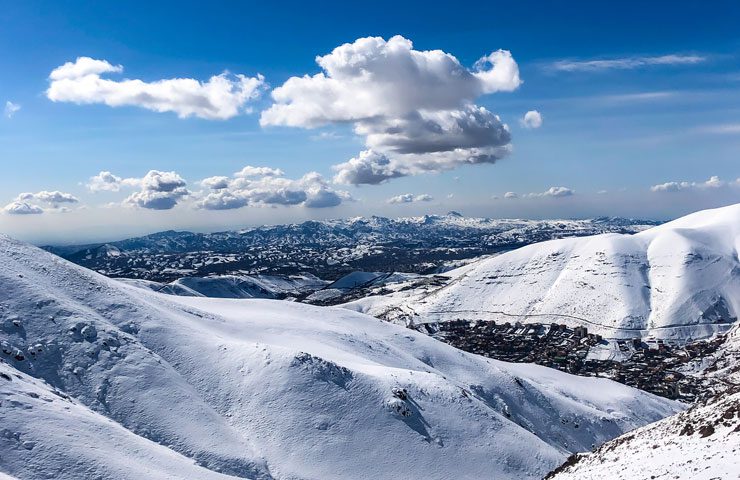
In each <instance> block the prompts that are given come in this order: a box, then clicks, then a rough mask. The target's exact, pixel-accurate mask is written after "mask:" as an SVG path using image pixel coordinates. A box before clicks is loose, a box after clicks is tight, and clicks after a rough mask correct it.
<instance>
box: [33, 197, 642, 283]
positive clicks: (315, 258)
mask: <svg viewBox="0 0 740 480" xmlns="http://www.w3.org/2000/svg"><path fill="white" fill-rule="evenodd" d="M654 224H655V222H648V221H643V220H629V219H622V218H597V219H591V220H498V219H487V218H468V217H463V216H462V215H460V214H458V213H455V212H450V213H449V214H447V215H425V216H423V217H409V218H398V219H389V218H384V217H369V218H364V217H358V218H350V219H340V220H327V221H321V222H317V221H309V222H304V223H300V224H292V225H276V226H264V227H258V228H251V229H247V230H241V231H228V232H217V233H192V232H175V231H167V232H160V233H155V234H153V235H147V236H144V237H137V238H130V239H128V240H122V241H119V242H113V243H108V244H96V245H78V246H65V247H46V248H47V249H48V250H49V251H51V252H53V253H56V254H58V255H60V256H62V257H64V258H66V259H68V260H70V261H72V262H75V263H77V264H79V265H82V266H85V267H87V268H90V269H92V270H96V271H98V272H100V273H104V274H105V275H108V276H111V277H124V278H139V279H145V280H154V281H158V282H170V281H173V280H176V279H178V278H180V277H209V276H214V275H247V274H271V275H296V274H304V273H310V274H313V275H316V276H318V277H320V278H323V279H328V280H336V279H337V278H339V277H341V276H343V275H346V274H349V273H351V272H353V271H367V272H376V271H377V272H393V271H396V272H399V271H400V272H409V273H431V272H434V271H437V270H438V269H440V268H445V265H446V264H448V263H449V262H454V261H458V260H460V259H467V258H472V257H476V256H480V255H484V254H489V253H493V252H497V251H502V250H507V249H511V248H515V247H519V246H522V245H527V244H530V243H533V242H540V241H543V240H549V239H553V238H563V237H572V236H579V235H580V236H582V235H593V234H596V233H604V232H622V233H624V232H637V231H640V230H644V229H645V228H648V227H649V226H651V225H654Z"/></svg>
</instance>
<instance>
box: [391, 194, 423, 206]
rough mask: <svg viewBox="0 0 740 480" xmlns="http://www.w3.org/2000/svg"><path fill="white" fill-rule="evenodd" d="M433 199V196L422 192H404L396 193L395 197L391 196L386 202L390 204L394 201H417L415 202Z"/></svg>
mask: <svg viewBox="0 0 740 480" xmlns="http://www.w3.org/2000/svg"><path fill="white" fill-rule="evenodd" d="M432 200H434V198H433V197H432V196H431V195H428V194H426V193H422V194H420V195H413V194H411V193H404V194H401V195H396V196H395V197H391V198H389V199H388V200H386V202H388V203H391V204H396V203H417V202H431V201H432Z"/></svg>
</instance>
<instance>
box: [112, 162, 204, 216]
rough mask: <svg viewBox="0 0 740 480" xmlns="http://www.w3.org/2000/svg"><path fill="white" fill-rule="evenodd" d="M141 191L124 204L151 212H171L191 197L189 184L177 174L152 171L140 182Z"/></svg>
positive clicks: (132, 195)
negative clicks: (180, 202)
mask: <svg viewBox="0 0 740 480" xmlns="http://www.w3.org/2000/svg"><path fill="white" fill-rule="evenodd" d="M138 184H139V186H140V188H141V190H140V191H138V192H134V193H132V194H131V195H129V196H128V197H127V198H126V199H125V200H124V204H128V205H132V206H136V207H140V208H146V209H150V210H170V209H172V208H174V207H175V206H176V205H177V204H178V202H179V201H180V200H181V199H183V198H185V197H187V196H188V195H190V192H189V191H188V190H187V189H186V188H185V187H186V186H187V183H186V182H185V180H184V179H183V178H182V177H181V176H180V175H178V174H177V173H176V172H161V171H159V170H150V171H149V172H148V173H147V174H146V175H144V177H142V178H141V179H139V180H138Z"/></svg>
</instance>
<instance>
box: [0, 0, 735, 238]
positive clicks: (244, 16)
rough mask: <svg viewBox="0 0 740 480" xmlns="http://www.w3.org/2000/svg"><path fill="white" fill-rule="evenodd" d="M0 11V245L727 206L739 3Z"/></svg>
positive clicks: (199, 5) (183, 5) (62, 5)
mask: <svg viewBox="0 0 740 480" xmlns="http://www.w3.org/2000/svg"><path fill="white" fill-rule="evenodd" d="M268 3H270V2H247V1H241V2H236V1H234V2H228V1H221V2H219V1H214V2H210V3H209V4H207V5H206V4H204V3H203V2H187V1H180V2H166V1H161V2H160V1H158V2H151V1H149V2H138V1H137V2H123V1H122V2H117V3H115V4H111V3H109V2H73V1H48V2H42V1H33V0H28V1H23V2H17V1H13V2H9V1H5V0H0V108H2V109H3V112H2V113H3V115H2V117H1V118H0V167H1V168H2V174H0V197H2V198H0V210H1V213H0V232H1V233H6V234H9V235H12V236H14V237H17V238H20V239H22V240H27V241H31V242H34V243H82V242H92V241H105V240H114V239H118V238H123V237H127V236H132V235H139V234H144V233H151V232H155V231H160V230H165V229H170V228H175V229H188V230H195V231H214V230H224V229H232V228H241V227H246V226H252V225H261V224H275V223H285V222H298V221H303V220H307V219H323V218H339V217H349V216H357V215H384V216H393V217H397V216H408V215H422V214H434V213H436V214H443V213H445V212H447V211H450V210H455V211H459V212H461V213H463V214H464V215H469V216H486V217H500V218H511V217H519V218H554V217H560V218H586V217H594V216H628V217H639V218H648V219H660V220H665V219H670V218H675V217H677V216H680V215H683V214H686V213H689V212H692V211H696V210H700V209H703V208H711V207H717V206H721V205H726V204H730V203H736V202H740V158H739V157H740V155H739V152H740V30H739V29H738V28H737V26H738V25H740V4H738V3H737V2H731V1H714V2H710V3H707V2H692V1H686V2H625V1H622V2H532V1H520V2H496V1H491V2H486V4H485V5H481V3H482V2H462V1H461V2H454V3H452V4H451V3H449V2H429V1H426V2H399V1H394V2H386V1H375V2H372V4H354V5H349V4H348V3H352V2H320V3H318V4H317V3H309V2H293V1H284V2H280V3H275V2H272V3H274V5H273V4H268Z"/></svg>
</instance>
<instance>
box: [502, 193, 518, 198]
mask: <svg viewBox="0 0 740 480" xmlns="http://www.w3.org/2000/svg"><path fill="white" fill-rule="evenodd" d="M504 198H508V199H513V198H519V195H517V194H516V192H506V193H504Z"/></svg>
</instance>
